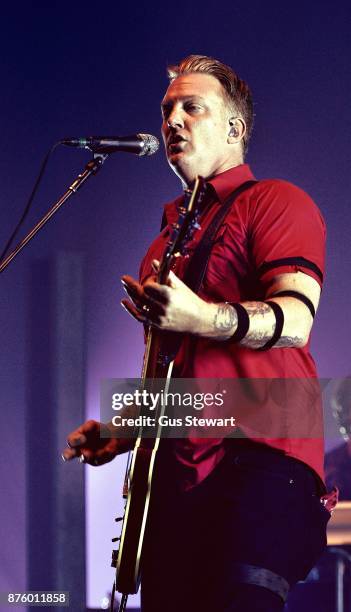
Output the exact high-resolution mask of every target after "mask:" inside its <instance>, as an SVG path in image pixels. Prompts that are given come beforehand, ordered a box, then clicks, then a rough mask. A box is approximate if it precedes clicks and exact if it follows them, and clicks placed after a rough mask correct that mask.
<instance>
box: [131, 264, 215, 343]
mask: <svg viewBox="0 0 351 612" xmlns="http://www.w3.org/2000/svg"><path fill="white" fill-rule="evenodd" d="M158 264H159V262H158V261H156V260H154V261H153V267H154V270H155V271H157V269H158ZM122 283H123V286H124V288H125V290H126V292H127V294H128V296H129V297H130V300H122V302H121V303H122V305H123V306H124V308H125V309H126V310H127V312H129V314H131V315H132V317H134V318H135V319H136V320H137V321H140V322H141V323H147V324H148V323H149V324H151V325H154V326H155V327H158V328H159V329H162V330H164V331H175V332H182V333H192V334H201V333H202V327H201V322H202V320H203V318H204V313H205V311H207V310H208V306H209V305H208V304H207V303H206V302H205V301H204V300H202V299H201V298H199V297H198V296H197V295H196V294H195V293H194V292H193V291H191V289H189V287H187V286H186V285H185V284H184V283H183V282H182V281H181V280H180V279H179V278H178V277H177V276H176V275H175V274H174V273H173V272H170V273H169V276H168V284H167V285H160V284H159V283H157V282H156V280H155V277H150V278H148V279H147V281H146V282H145V284H144V285H141V284H140V283H138V282H137V281H136V280H135V279H134V278H132V277H131V276H123V277H122Z"/></svg>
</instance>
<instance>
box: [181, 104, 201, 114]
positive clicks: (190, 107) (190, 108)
mask: <svg viewBox="0 0 351 612" xmlns="http://www.w3.org/2000/svg"><path fill="white" fill-rule="evenodd" d="M201 109H202V107H201V106H200V104H195V103H194V102H190V103H189V104H187V105H186V106H185V110H186V111H188V112H191V113H193V112H194V113H196V112H198V111H201Z"/></svg>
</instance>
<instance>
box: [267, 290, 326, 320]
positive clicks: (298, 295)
mask: <svg viewBox="0 0 351 612" xmlns="http://www.w3.org/2000/svg"><path fill="white" fill-rule="evenodd" d="M284 296H286V297H293V298H296V299H297V300H300V302H303V303H304V304H305V306H307V308H308V310H309V311H310V313H311V315H312V318H313V319H314V317H315V316H316V311H315V308H314V306H313V304H312V302H311V300H310V299H309V298H308V297H306V296H305V295H304V294H303V293H300V292H299V291H278V293H273V295H271V296H270V297H284Z"/></svg>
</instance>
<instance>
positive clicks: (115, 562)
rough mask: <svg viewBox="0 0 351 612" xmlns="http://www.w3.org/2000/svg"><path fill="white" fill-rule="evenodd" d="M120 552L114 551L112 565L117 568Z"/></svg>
mask: <svg viewBox="0 0 351 612" xmlns="http://www.w3.org/2000/svg"><path fill="white" fill-rule="evenodd" d="M118 553H119V551H118V550H113V551H112V559H111V567H114V568H115V569H116V567H117V559H118Z"/></svg>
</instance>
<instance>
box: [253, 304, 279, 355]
mask: <svg viewBox="0 0 351 612" xmlns="http://www.w3.org/2000/svg"><path fill="white" fill-rule="evenodd" d="M264 303H265V304H269V306H270V307H271V308H272V310H273V312H274V315H275V330H274V334H273V336H272V338H271V339H270V340H268V342H266V344H264V345H263V346H261V347H260V348H259V349H256V350H257V351H267V350H268V349H270V348H272V346H274V345H275V344H276V343H277V342H278V340H279V338H280V336H281V335H282V331H283V327H284V313H283V311H282V309H281V307H280V306H279V304H277V303H276V302H271V301H270V300H265V302H264Z"/></svg>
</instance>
